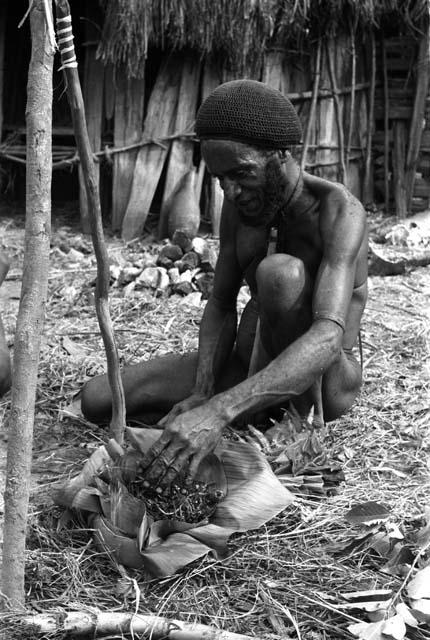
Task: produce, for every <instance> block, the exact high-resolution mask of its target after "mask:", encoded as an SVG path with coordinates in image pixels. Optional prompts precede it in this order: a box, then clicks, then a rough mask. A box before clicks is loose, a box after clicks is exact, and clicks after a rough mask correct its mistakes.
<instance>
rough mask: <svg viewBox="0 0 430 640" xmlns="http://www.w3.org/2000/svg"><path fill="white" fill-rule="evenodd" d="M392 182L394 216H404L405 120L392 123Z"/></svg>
mask: <svg viewBox="0 0 430 640" xmlns="http://www.w3.org/2000/svg"><path fill="white" fill-rule="evenodd" d="M393 138H394V144H393V160H392V161H393V184H394V204H395V210H396V216H397V217H398V218H404V217H405V216H406V213H407V204H406V183H405V156H406V122H405V121H404V120H396V121H395V122H394V123H393Z"/></svg>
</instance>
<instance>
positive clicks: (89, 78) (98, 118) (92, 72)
mask: <svg viewBox="0 0 430 640" xmlns="http://www.w3.org/2000/svg"><path fill="white" fill-rule="evenodd" d="M92 31H93V28H92V25H91V23H89V22H88V21H87V22H86V29H85V32H86V38H87V40H90V39H91V38H92V37H93V35H94V34H93V33H92ZM96 50H97V45H96V44H94V45H93V44H90V45H88V46H87V47H86V49H85V66H84V103H85V117H86V121H87V127H88V137H89V140H90V145H91V149H92V150H93V152H95V151H100V146H101V138H102V112H103V77H104V67H103V64H102V63H101V62H100V60H97V58H96ZM95 174H96V180H97V187H99V184H100V165H99V164H97V165H96V167H95ZM79 209H80V213H81V226H82V231H83V232H84V233H90V232H91V224H90V219H89V213H88V198H87V192H86V188H85V177H84V176H83V174H82V166H81V165H79Z"/></svg>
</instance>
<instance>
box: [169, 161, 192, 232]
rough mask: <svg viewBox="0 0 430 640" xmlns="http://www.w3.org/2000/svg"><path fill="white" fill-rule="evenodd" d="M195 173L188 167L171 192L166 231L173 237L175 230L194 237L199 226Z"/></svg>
mask: <svg viewBox="0 0 430 640" xmlns="http://www.w3.org/2000/svg"><path fill="white" fill-rule="evenodd" d="M196 178H197V173H196V171H195V170H194V169H190V170H189V171H188V172H187V173H186V174H185V175H183V176H182V178H181V179H180V181H179V183H178V184H177V185H176V188H175V190H174V192H173V193H172V195H171V197H170V199H169V204H168V207H167V210H166V217H167V218H168V219H167V231H168V235H169V238H171V239H172V238H173V235H174V233H175V231H182V232H184V233H185V234H186V235H187V237H188V238H190V239H192V238H195V236H196V235H197V231H198V230H199V226H200V207H199V202H198V200H197V198H196V191H195V186H196Z"/></svg>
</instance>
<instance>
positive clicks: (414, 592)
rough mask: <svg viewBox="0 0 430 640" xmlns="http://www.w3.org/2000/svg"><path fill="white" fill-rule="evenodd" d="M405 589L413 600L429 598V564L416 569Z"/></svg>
mask: <svg viewBox="0 0 430 640" xmlns="http://www.w3.org/2000/svg"><path fill="white" fill-rule="evenodd" d="M406 591H407V593H408V596H409V597H410V598H412V599H413V600H421V598H430V565H428V566H427V567H424V569H421V570H420V571H418V573H417V574H416V576H415V577H414V578H412V580H411V581H410V583H409V584H408V586H407V587H406Z"/></svg>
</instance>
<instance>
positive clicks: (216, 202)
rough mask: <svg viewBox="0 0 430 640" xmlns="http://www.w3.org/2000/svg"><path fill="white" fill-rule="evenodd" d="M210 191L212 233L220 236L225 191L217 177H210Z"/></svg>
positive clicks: (209, 208)
mask: <svg viewBox="0 0 430 640" xmlns="http://www.w3.org/2000/svg"><path fill="white" fill-rule="evenodd" d="M209 192H210V198H209V207H208V213H209V217H210V220H211V223H212V233H213V235H214V236H215V237H219V229H220V224H221V211H222V204H223V202H224V192H223V190H222V189H221V187H220V184H219V182H218V180H217V178H212V177H211V178H210V185H209Z"/></svg>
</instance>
